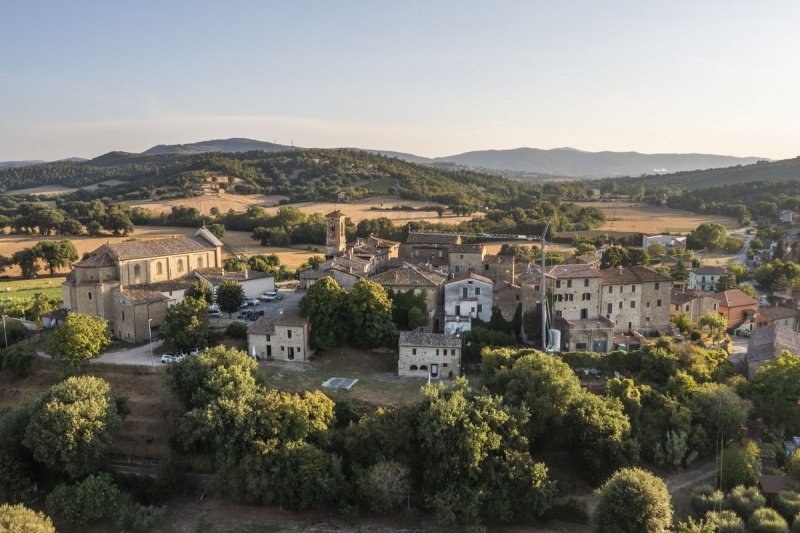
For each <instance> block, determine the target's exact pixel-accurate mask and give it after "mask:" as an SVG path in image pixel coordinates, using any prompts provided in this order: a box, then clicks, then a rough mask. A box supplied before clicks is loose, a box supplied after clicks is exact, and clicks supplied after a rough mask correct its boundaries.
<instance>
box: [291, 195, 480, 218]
mask: <svg viewBox="0 0 800 533" xmlns="http://www.w3.org/2000/svg"><path fill="white" fill-rule="evenodd" d="M287 205H288V206H291V207H296V208H298V209H300V210H301V211H303V212H304V213H309V214H310V213H322V214H327V213H330V212H331V211H335V210H337V209H338V210H339V211H341V212H342V213H344V214H345V216H347V217H348V218H350V220H352V221H353V222H354V223H356V224H358V223H359V222H360V221H362V220H364V219H369V218H378V217H386V218H388V219H391V220H393V221H394V222H395V224H400V225H402V224H406V223H408V222H414V221H418V220H425V221H428V222H443V223H446V224H458V223H460V222H466V221H468V220H472V219H474V218H479V217H482V216H483V213H473V214H472V215H470V216H468V217H462V216H455V215H453V214H452V213H445V214H444V216H443V217H439V215H438V214H437V213H436V211H401V210H392V209H387V210H385V211H384V210H372V209H371V208H372V207H377V208H381V207H382V208H391V207H395V206H403V205H405V206H408V207H427V206H436V205H440V204H437V203H436V202H422V201H419V200H404V199H402V198H399V197H397V196H376V197H373V198H369V199H366V200H357V201H354V202H351V203H349V204H344V203H335V202H304V203H299V204H287ZM276 211H277V210H276Z"/></svg>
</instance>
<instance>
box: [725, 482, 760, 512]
mask: <svg viewBox="0 0 800 533" xmlns="http://www.w3.org/2000/svg"><path fill="white" fill-rule="evenodd" d="M765 503H766V500H765V499H764V496H763V495H762V494H761V493H760V492H759V490H758V489H757V488H756V487H745V486H743V485H737V486H736V487H734V488H733V490H731V491H730V493H729V494H728V496H727V498H725V506H726V507H728V508H730V509H733V510H734V511H735V512H736V514H738V515H739V516H741V517H742V518H744V519H745V520H747V519H748V518H750V515H752V514H753V512H754V511H755V510H756V509H758V508H760V507H764V504H765Z"/></svg>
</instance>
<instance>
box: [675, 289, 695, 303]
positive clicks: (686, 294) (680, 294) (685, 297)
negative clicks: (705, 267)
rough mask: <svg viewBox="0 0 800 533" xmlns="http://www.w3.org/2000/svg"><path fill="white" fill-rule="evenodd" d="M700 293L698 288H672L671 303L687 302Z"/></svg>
mask: <svg viewBox="0 0 800 533" xmlns="http://www.w3.org/2000/svg"><path fill="white" fill-rule="evenodd" d="M701 294H702V293H701V292H700V289H685V288H681V289H672V303H673V304H676V305H684V304H688V303H689V302H691V301H692V300H694V299H696V298H699V297H700V295H701Z"/></svg>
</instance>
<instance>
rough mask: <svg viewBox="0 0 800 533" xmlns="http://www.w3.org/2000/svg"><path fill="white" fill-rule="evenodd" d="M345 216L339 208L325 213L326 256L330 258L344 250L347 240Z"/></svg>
mask: <svg viewBox="0 0 800 533" xmlns="http://www.w3.org/2000/svg"><path fill="white" fill-rule="evenodd" d="M344 219H345V216H344V214H342V212H341V211H339V210H338V209H337V210H336V211H334V212H333V213H328V214H327V215H325V226H326V228H327V229H326V232H325V258H326V259H330V258H331V257H335V256H337V255H339V254H341V253H342V252H344V250H345V248H346V247H347V241H346V239H345V236H344Z"/></svg>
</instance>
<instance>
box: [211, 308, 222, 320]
mask: <svg viewBox="0 0 800 533" xmlns="http://www.w3.org/2000/svg"><path fill="white" fill-rule="evenodd" d="M208 316H210V317H214V318H218V317H221V316H222V311H220V310H219V309H209V310H208Z"/></svg>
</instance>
